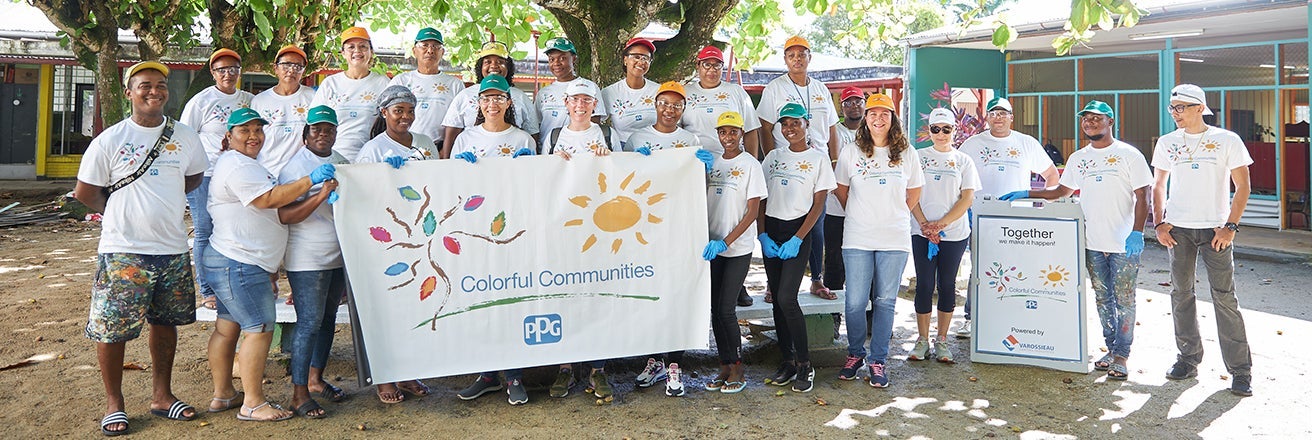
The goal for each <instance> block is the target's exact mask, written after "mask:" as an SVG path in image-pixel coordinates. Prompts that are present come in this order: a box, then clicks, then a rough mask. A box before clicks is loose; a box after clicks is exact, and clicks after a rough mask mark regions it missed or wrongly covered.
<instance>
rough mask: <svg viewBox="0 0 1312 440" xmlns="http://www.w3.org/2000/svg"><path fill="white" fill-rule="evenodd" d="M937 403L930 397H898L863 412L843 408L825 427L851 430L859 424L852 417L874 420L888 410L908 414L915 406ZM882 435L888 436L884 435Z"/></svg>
mask: <svg viewBox="0 0 1312 440" xmlns="http://www.w3.org/2000/svg"><path fill="white" fill-rule="evenodd" d="M937 401H938V399H935V398H932V397H916V398H906V397H898V398H894V399H893V401H892V402H889V403H886V404H883V405H880V406H877V407H875V408H873V409H869V410H865V411H858V410H854V409H847V408H844V409H843V411H841V412H839V413H838V416H837V417H834V419H833V420H830V421H829V422H827V423H825V426H829V427H833V428H838V429H852V428H855V427H856V426H857V425H859V424H860V422H857V420H856V419H855V418H853V417H852V416H853V415H863V416H866V417H870V418H875V417H879V416H880V415H882V414H884V412H887V411H888V410H889V409H899V410H902V411H903V412H910V411H912V410H914V409H915V408H916V407H917V406H920V405H923V404H926V403H932V402H937ZM882 435H888V434H887V433H885V434H882Z"/></svg>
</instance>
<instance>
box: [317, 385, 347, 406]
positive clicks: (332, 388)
mask: <svg viewBox="0 0 1312 440" xmlns="http://www.w3.org/2000/svg"><path fill="white" fill-rule="evenodd" d="M321 382H323V391H320V392H319V397H322V398H325V399H328V401H329V402H341V401H343V400H346V391H343V390H342V389H341V388H340V387H338V386H336V385H333V384H331V383H328V381H326V380H324V381H321Z"/></svg>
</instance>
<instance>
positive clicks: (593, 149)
mask: <svg viewBox="0 0 1312 440" xmlns="http://www.w3.org/2000/svg"><path fill="white" fill-rule="evenodd" d="M583 149H585V150H588V152H590V153H592V154H597V153H600V152H601V150H604V149H606V146H605V145H602V144H601V142H597V141H595V140H594V141H592V142H588V144H587V145H585V146H584V147H583Z"/></svg>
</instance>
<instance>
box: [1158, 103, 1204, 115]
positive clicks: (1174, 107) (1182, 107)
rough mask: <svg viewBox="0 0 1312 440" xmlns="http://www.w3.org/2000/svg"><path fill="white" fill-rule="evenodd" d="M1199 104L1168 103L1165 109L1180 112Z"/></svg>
mask: <svg viewBox="0 0 1312 440" xmlns="http://www.w3.org/2000/svg"><path fill="white" fill-rule="evenodd" d="M1199 105H1202V104H1176V105H1168V106H1166V109H1167V110H1169V111H1170V112H1171V113H1180V112H1182V111H1184V110H1185V109H1187V108H1190V107H1196V106H1199Z"/></svg>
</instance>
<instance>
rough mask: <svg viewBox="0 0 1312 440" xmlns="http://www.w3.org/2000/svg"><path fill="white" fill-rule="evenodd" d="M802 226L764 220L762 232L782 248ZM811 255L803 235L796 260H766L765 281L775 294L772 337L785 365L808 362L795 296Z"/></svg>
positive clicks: (803, 326)
mask: <svg viewBox="0 0 1312 440" xmlns="http://www.w3.org/2000/svg"><path fill="white" fill-rule="evenodd" d="M805 222H806V217H805V216H803V217H799V218H796V219H793V220H779V219H777V218H774V217H770V216H766V217H765V232H766V233H767V234H770V239H771V240H774V241H775V242H776V243H779V244H781V245H782V244H783V243H784V242H786V241H788V240H789V239H791V238H792V237H793V236H794V235H796V234H797V230H798V229H800V228H801V227H802V223H805ZM802 232H809V231H802ZM810 254H811V234H806V237H803V238H802V246H801V247H800V248H799V249H798V251H797V256H796V257H793V258H791V259H788V260H780V259H778V258H766V259H765V279H766V282H767V283H768V287H769V289H770V291H771V292H772V293H773V294H774V304H773V307H772V309H773V311H774V326H775V334H776V335H777V336H778V337H779V352H780V353H781V354H783V358H784V360H785V361H793V360H795V361H797V362H810V361H811V352H810V351H808V350H807V347H806V319H805V318H803V317H802V306H801V305H800V304H798V303H797V292H798V291H799V290H801V288H802V277H803V276H804V275H805V274H806V262H807V259H808V258H809V257H810Z"/></svg>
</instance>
